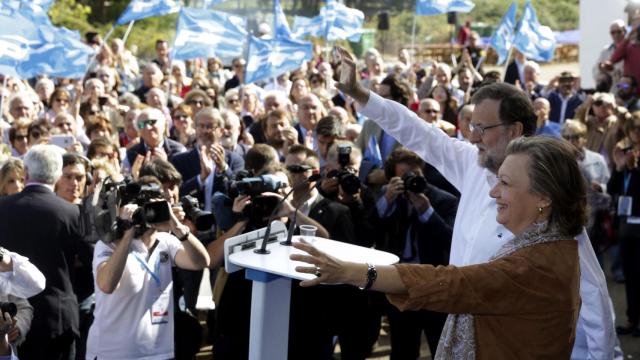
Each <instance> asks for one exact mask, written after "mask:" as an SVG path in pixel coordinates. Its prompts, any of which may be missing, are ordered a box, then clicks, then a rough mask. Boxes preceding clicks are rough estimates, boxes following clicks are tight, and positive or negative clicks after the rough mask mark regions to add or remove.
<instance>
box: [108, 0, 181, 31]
mask: <svg viewBox="0 0 640 360" xmlns="http://www.w3.org/2000/svg"><path fill="white" fill-rule="evenodd" d="M178 11H180V5H179V4H178V2H177V1H174V0H131V2H130V3H129V5H128V6H127V8H126V9H124V12H123V13H122V15H120V17H119V18H118V21H116V25H123V24H127V23H129V22H131V21H137V20H140V19H144V18H148V17H152V16H161V15H167V14H173V13H175V12H178Z"/></svg>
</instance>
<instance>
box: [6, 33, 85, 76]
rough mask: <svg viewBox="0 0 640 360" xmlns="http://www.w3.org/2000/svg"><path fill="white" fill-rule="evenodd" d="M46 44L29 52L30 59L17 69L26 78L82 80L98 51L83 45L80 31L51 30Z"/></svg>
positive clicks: (34, 47) (32, 48)
mask: <svg viewBox="0 0 640 360" xmlns="http://www.w3.org/2000/svg"><path fill="white" fill-rule="evenodd" d="M46 40H47V41H46V42H44V43H42V44H39V45H37V46H33V47H31V49H30V50H29V58H28V59H27V60H25V61H22V62H21V63H20V65H19V66H18V73H19V74H20V77H21V78H23V79H28V78H32V77H36V76H37V75H41V74H46V75H48V76H50V77H64V78H69V79H81V78H82V77H84V75H85V72H86V71H87V67H88V65H89V61H90V60H91V58H92V57H93V54H94V53H95V50H94V49H93V48H92V47H90V46H88V45H87V44H85V43H84V42H82V40H81V39H80V35H79V33H77V32H74V31H71V30H69V29H66V28H51V32H50V33H48V34H47V39H46Z"/></svg>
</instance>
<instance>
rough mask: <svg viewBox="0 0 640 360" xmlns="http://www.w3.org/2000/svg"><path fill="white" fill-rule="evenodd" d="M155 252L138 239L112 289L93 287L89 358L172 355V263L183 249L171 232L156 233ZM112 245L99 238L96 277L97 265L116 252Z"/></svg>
mask: <svg viewBox="0 0 640 360" xmlns="http://www.w3.org/2000/svg"><path fill="white" fill-rule="evenodd" d="M157 240H158V245H157V246H156V247H155V249H153V252H152V253H151V256H150V257H149V258H148V259H147V257H148V256H149V253H148V251H147V248H146V247H145V246H144V244H143V243H142V241H140V240H138V239H134V240H133V242H132V243H131V249H130V251H129V254H128V256H127V262H126V264H125V268H124V271H123V273H122V278H121V279H120V282H119V283H118V287H117V288H116V289H115V291H114V292H113V293H112V294H105V293H103V292H102V291H100V289H99V288H98V286H97V285H96V286H95V294H96V308H95V311H94V314H93V315H94V317H95V319H94V321H93V324H92V325H91V328H90V329H89V338H88V340H87V356H86V358H87V359H91V360H93V359H95V358H96V357H97V358H98V359H100V360H109V359H113V360H129V359H130V360H134V359H136V360H161V359H162V360H166V359H172V358H174V347H173V292H172V289H173V278H172V276H171V267H172V266H173V264H174V263H175V256H176V253H177V251H178V250H179V249H181V248H182V244H180V241H179V240H178V239H177V238H176V237H175V236H173V235H171V234H169V233H163V232H159V233H157ZM112 246H113V245H111V246H110V245H107V244H105V243H103V242H102V241H98V243H97V244H96V247H95V250H94V253H93V277H94V280H95V278H96V269H97V268H98V265H100V264H101V263H103V262H105V261H106V260H108V259H109V257H110V256H111V255H112V254H113V252H114V247H112Z"/></svg>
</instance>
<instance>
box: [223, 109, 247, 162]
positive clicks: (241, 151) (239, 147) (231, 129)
mask: <svg viewBox="0 0 640 360" xmlns="http://www.w3.org/2000/svg"><path fill="white" fill-rule="evenodd" d="M220 115H221V116H222V120H224V123H223V129H224V132H223V133H222V138H221V139H220V145H222V147H224V148H225V149H226V150H228V151H231V152H233V153H236V154H238V155H239V156H240V157H243V158H244V156H245V155H246V154H247V151H249V149H250V148H251V147H250V146H248V145H246V144H240V143H238V139H239V138H240V118H239V117H238V115H236V113H234V112H233V111H230V110H222V111H221V112H220Z"/></svg>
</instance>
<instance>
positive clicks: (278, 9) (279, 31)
mask: <svg viewBox="0 0 640 360" xmlns="http://www.w3.org/2000/svg"><path fill="white" fill-rule="evenodd" d="M273 33H274V35H275V36H274V37H275V38H291V30H290V29H289V23H287V17H286V16H284V11H282V6H280V0H273Z"/></svg>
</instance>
